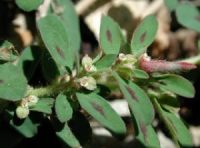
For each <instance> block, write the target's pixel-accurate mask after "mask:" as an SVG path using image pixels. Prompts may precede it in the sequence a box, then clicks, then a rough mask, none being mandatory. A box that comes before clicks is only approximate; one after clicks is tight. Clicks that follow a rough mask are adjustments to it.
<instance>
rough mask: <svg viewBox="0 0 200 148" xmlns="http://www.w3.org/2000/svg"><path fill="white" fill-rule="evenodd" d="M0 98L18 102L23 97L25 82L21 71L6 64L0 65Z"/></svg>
mask: <svg viewBox="0 0 200 148" xmlns="http://www.w3.org/2000/svg"><path fill="white" fill-rule="evenodd" d="M0 71H1V72H0V98H1V99H4V100H8V101H18V100H21V99H22V98H23V97H24V94H25V92H26V87H27V81H26V78H25V77H24V75H23V73H22V71H21V69H19V68H18V67H16V66H14V65H12V64H11V63H6V64H3V65H0Z"/></svg>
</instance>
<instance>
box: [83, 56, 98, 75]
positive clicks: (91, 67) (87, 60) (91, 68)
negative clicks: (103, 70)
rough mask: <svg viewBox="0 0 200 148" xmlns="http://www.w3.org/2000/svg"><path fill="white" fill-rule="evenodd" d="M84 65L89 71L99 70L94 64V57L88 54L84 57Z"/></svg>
mask: <svg viewBox="0 0 200 148" xmlns="http://www.w3.org/2000/svg"><path fill="white" fill-rule="evenodd" d="M82 66H83V67H84V69H85V71H87V72H95V71H97V69H96V67H95V66H94V65H93V61H92V58H90V57H89V56H88V55H87V54H86V55H85V56H84V57H83V59H82Z"/></svg>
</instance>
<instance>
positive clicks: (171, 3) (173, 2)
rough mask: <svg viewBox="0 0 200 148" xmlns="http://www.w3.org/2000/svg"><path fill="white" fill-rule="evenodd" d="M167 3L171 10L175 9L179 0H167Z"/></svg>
mask: <svg viewBox="0 0 200 148" xmlns="http://www.w3.org/2000/svg"><path fill="white" fill-rule="evenodd" d="M165 5H166V6H167V8H168V9H169V10H170V11H173V10H174V9H176V7H177V6H178V0H165Z"/></svg>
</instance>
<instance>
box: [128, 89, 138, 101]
mask: <svg viewBox="0 0 200 148" xmlns="http://www.w3.org/2000/svg"><path fill="white" fill-rule="evenodd" d="M126 89H127V90H128V92H129V94H130V95H131V97H132V98H133V99H134V100H136V101H138V98H137V96H136V95H135V92H134V91H133V90H132V89H131V88H130V87H128V86H126Z"/></svg>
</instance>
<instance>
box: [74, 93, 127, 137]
mask: <svg viewBox="0 0 200 148" xmlns="http://www.w3.org/2000/svg"><path fill="white" fill-rule="evenodd" d="M76 96H77V98H78V101H79V103H80V105H81V107H82V108H83V109H84V110H86V111H87V112H88V113H89V114H90V115H91V116H92V117H93V118H95V119H96V120H97V121H98V122H100V123H101V124H102V125H104V126H105V127H106V128H108V129H110V130H111V131H112V132H114V133H116V134H125V133H126V127H125V124H124V122H123V120H122V119H121V118H120V116H119V115H118V114H117V113H116V112H115V111H114V110H113V109H112V108H111V106H110V105H109V104H108V103H107V101H106V100H104V98H102V97H101V96H99V95H97V94H94V93H91V94H81V93H77V94H76Z"/></svg>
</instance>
